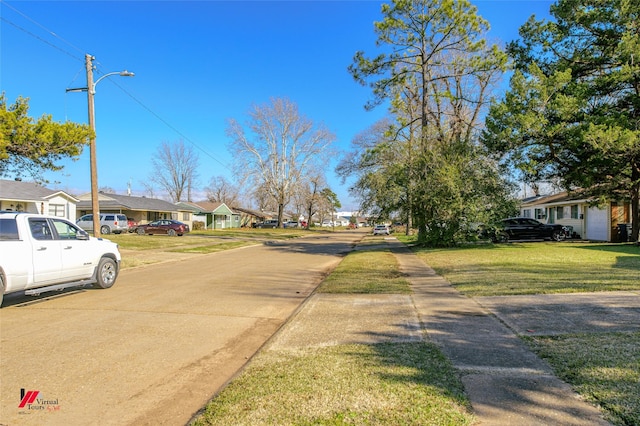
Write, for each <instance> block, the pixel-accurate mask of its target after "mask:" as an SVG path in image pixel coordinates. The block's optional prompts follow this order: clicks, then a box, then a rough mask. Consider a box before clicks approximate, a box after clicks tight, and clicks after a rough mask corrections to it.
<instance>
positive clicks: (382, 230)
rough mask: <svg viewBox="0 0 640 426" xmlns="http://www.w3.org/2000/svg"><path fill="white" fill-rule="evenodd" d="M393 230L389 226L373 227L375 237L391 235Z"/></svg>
mask: <svg viewBox="0 0 640 426" xmlns="http://www.w3.org/2000/svg"><path fill="white" fill-rule="evenodd" d="M390 234H391V230H389V227H388V226H387V225H376V226H374V227H373V235H390Z"/></svg>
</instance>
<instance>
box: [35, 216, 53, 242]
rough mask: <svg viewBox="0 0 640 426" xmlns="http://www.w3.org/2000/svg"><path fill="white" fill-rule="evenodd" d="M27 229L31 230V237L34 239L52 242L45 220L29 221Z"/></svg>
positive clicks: (49, 229)
mask: <svg viewBox="0 0 640 426" xmlns="http://www.w3.org/2000/svg"><path fill="white" fill-rule="evenodd" d="M29 228H31V235H32V236H33V238H34V239H36V240H53V233H52V232H51V228H49V223H48V222H47V220H46V219H39V218H31V219H29Z"/></svg>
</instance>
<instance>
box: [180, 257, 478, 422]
mask: <svg viewBox="0 0 640 426" xmlns="http://www.w3.org/2000/svg"><path fill="white" fill-rule="evenodd" d="M318 291H321V292H335V293H392V292H396V293H406V292H409V291H410V288H409V284H408V282H407V281H406V280H405V279H404V278H403V277H402V276H401V274H400V272H399V270H398V265H397V262H396V260H395V257H394V256H393V255H392V254H391V253H390V252H389V251H388V250H375V249H373V250H371V251H355V252H352V253H350V254H348V255H347V256H346V257H345V258H344V259H343V260H342V262H341V263H340V265H339V266H338V267H337V268H336V269H335V270H334V272H333V273H331V274H330V275H329V277H327V279H326V280H325V282H324V283H323V284H322V285H321V287H320V288H319V290H318ZM470 407H471V406H470V403H469V402H468V400H467V399H466V396H465V395H464V388H463V385H462V383H461V382H460V379H459V377H458V375H457V374H456V372H455V370H454V368H453V366H452V365H451V363H450V361H449V360H448V359H446V357H444V355H443V354H442V353H441V352H440V350H439V349H438V348H437V347H436V346H435V345H433V344H431V343H429V342H411V343H407V342H397V343H383V344H374V345H361V344H349V345H335V346H328V347H320V348H317V347H316V348H307V349H300V350H296V351H293V350H292V351H288V350H283V351H277V350H273V349H269V348H265V349H263V350H262V351H261V352H259V353H258V354H257V355H256V356H255V357H254V359H253V360H252V361H251V363H250V364H249V365H248V367H247V368H246V369H245V370H244V371H243V373H242V374H241V375H240V376H238V377H237V378H236V379H234V380H233V382H231V383H230V384H229V386H227V387H226V388H225V389H223V390H222V391H221V392H220V394H219V395H218V396H217V397H216V398H214V399H213V400H212V401H211V402H210V403H209V404H208V405H207V407H206V409H205V411H204V412H203V414H202V415H200V416H199V417H198V418H197V419H195V420H194V422H193V423H192V424H193V425H198V426H200V425H230V424H233V425H252V426H253V425H274V424H277V425H312V424H313V425H347V424H356V425H377V424H383V425H424V424H433V425H445V426H446V425H451V426H453V425H470V424H472V423H473V415H472V414H471V408H470Z"/></svg>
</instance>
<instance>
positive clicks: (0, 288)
mask: <svg viewBox="0 0 640 426" xmlns="http://www.w3.org/2000/svg"><path fill="white" fill-rule="evenodd" d="M3 298H4V278H2V275H0V306H2V299H3Z"/></svg>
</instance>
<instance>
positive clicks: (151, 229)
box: [136, 219, 189, 237]
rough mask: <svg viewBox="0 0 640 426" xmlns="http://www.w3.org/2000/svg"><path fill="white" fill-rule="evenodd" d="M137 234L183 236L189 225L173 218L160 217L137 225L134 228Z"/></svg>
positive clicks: (187, 231)
mask: <svg viewBox="0 0 640 426" xmlns="http://www.w3.org/2000/svg"><path fill="white" fill-rule="evenodd" d="M136 232H137V233H138V235H145V234H148V235H155V234H162V235H168V236H170V237H175V236H176V235H178V236H180V237H181V236H183V235H184V234H187V233H189V225H187V224H186V223H182V222H179V221H177V220H173V219H160V220H156V221H154V222H151V223H147V224H146V225H138V228H136Z"/></svg>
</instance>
